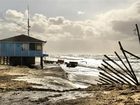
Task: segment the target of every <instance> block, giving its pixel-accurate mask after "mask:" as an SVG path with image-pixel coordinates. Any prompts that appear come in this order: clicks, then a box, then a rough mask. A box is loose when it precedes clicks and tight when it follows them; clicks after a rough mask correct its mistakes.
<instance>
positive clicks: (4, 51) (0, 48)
mask: <svg viewBox="0 0 140 105" xmlns="http://www.w3.org/2000/svg"><path fill="white" fill-rule="evenodd" d="M26 43H27V42H26ZM22 44H24V42H23V43H22V42H21V43H19V42H0V56H7V57H10V56H16V57H18V56H22V57H35V56H36V57H41V56H43V51H35V50H23V49H22ZM29 44H30V43H29Z"/></svg>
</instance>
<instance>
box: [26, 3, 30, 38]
mask: <svg viewBox="0 0 140 105" xmlns="http://www.w3.org/2000/svg"><path fill="white" fill-rule="evenodd" d="M27 9H28V10H27V11H28V14H27V15H28V21H27V34H28V36H30V13H29V3H28V6H27Z"/></svg>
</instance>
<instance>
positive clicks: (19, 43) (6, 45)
mask: <svg viewBox="0 0 140 105" xmlns="http://www.w3.org/2000/svg"><path fill="white" fill-rule="evenodd" d="M45 43H46V42H45V41H42V40H39V39H36V38H33V37H30V36H27V35H23V34H22V35H18V36H14V37H10V38H6V39H2V40H0V63H1V64H9V65H13V66H16V65H25V66H32V65H34V64H35V58H36V57H40V65H41V67H42V68H43V56H44V55H43V45H44V44H45Z"/></svg>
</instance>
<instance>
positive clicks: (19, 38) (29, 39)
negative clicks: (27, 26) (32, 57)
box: [0, 34, 46, 43]
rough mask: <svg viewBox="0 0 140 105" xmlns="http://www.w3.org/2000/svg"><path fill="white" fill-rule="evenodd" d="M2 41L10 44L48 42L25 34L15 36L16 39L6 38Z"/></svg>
mask: <svg viewBox="0 0 140 105" xmlns="http://www.w3.org/2000/svg"><path fill="white" fill-rule="evenodd" d="M0 41H10V42H41V43H46V41H42V40H39V39H36V38H33V37H30V36H27V35H24V34H21V35H18V36H14V37H10V38H6V39H2V40H0Z"/></svg>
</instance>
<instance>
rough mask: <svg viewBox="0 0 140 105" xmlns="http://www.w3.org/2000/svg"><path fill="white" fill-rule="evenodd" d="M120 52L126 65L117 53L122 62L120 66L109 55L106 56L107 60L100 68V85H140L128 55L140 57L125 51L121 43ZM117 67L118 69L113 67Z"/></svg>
mask: <svg viewBox="0 0 140 105" xmlns="http://www.w3.org/2000/svg"><path fill="white" fill-rule="evenodd" d="M119 46H120V50H121V52H122V54H123V56H124V58H125V60H126V63H125V62H124V61H123V60H122V59H121V57H120V56H119V55H118V53H117V52H114V53H115V55H116V57H117V58H118V60H119V61H120V62H121V65H120V64H118V63H117V62H116V61H115V60H113V59H112V58H110V57H109V56H107V55H104V56H105V58H106V59H104V60H103V63H102V64H101V65H102V67H98V69H100V72H99V80H98V83H99V84H111V85H114V84H128V85H139V82H138V79H137V77H136V75H135V72H134V70H133V68H132V65H131V63H130V62H129V59H128V57H127V54H129V55H131V56H133V57H135V58H137V59H140V57H138V56H136V55H134V54H133V53H131V52H128V51H126V50H125V49H123V47H122V45H121V42H119ZM110 63H111V64H110ZM112 64H113V65H115V66H116V67H117V68H115V67H113V66H112Z"/></svg>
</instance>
